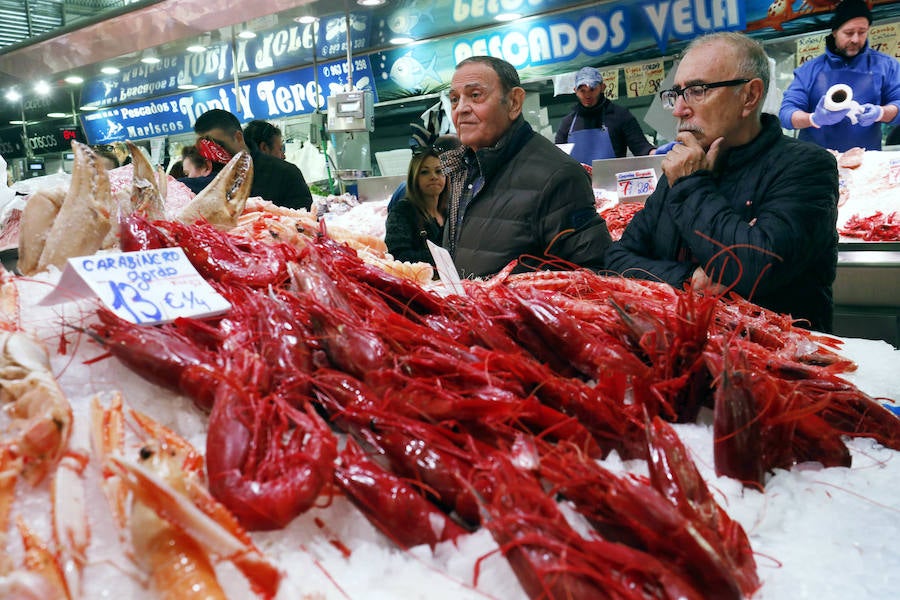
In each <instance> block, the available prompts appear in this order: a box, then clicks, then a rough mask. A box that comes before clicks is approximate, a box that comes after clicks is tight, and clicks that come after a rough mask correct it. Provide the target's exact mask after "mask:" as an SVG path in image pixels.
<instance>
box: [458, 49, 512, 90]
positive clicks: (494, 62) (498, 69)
mask: <svg viewBox="0 0 900 600" xmlns="http://www.w3.org/2000/svg"><path fill="white" fill-rule="evenodd" d="M472 63H481V64H483V65H487V66H489V67H490V68H492V69H493V70H494V72H495V73H497V77H498V78H500V85H501V86H502V87H503V97H504V98H506V95H507V94H509V92H510V90H512V89H513V88H514V87H520V86H521V85H522V82H521V80H520V79H519V72H518V71H516V68H515V67H514V66H512V65H511V64H510V63H508V62H506V61H505V60H503V59H502V58H497V57H496V56H470V57H469V58H465V59H463V60H461V61H459V63H458V64H457V65H456V68H457V69H458V68H460V67H461V66H463V65H468V64H472Z"/></svg>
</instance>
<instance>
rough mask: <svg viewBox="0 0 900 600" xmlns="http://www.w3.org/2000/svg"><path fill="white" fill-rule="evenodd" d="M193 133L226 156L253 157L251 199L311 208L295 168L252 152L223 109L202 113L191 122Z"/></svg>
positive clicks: (299, 175)
mask: <svg viewBox="0 0 900 600" xmlns="http://www.w3.org/2000/svg"><path fill="white" fill-rule="evenodd" d="M194 133H196V134H197V135H199V136H208V137H209V138H211V139H212V140H213V141H215V142H216V143H218V144H219V145H220V146H222V147H223V148H225V150H227V151H228V152H229V153H230V154H232V155H234V154H237V153H238V152H241V151H244V152H249V153H250V156H251V158H253V185H252V186H251V187H250V195H251V196H260V197H262V198H263V199H264V200H268V201H270V202H272V203H274V204H277V205H279V206H284V207H286V208H294V209H303V208H305V209H307V210H309V208H310V207H311V206H312V194H311V193H310V191H309V187H308V186H307V185H306V181H305V180H304V179H303V173H301V172H300V169H298V168H297V167H296V166H295V165H293V164H291V163H289V162H287V161H285V160H281V159H280V158H275V157H274V156H270V155H268V154H263V153H262V152H260V151H259V149H258V148H257V149H256V150H252V149H250V148H249V147H248V146H247V143H246V141H245V140H244V132H243V131H242V130H241V123H240V121H238V118H237V117H236V116H234V115H233V114H232V113H230V112H228V111H227V110H222V109H221V108H213V109H211V110H208V111H206V112H205V113H203V114H202V115H200V116H199V117H197V121H196V122H195V123H194Z"/></svg>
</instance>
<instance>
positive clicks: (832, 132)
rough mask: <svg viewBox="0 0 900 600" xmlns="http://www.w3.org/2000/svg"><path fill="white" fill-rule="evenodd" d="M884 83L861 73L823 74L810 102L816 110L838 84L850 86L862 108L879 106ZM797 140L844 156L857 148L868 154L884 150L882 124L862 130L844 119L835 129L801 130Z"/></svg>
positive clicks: (832, 72) (818, 80)
mask: <svg viewBox="0 0 900 600" xmlns="http://www.w3.org/2000/svg"><path fill="white" fill-rule="evenodd" d="M881 79H882V76H881V75H880V74H877V73H861V72H859V71H849V70H845V69H839V70H825V71H822V72H821V73H819V74H818V75H817V76H816V78H815V80H814V81H813V85H812V89H811V90H810V98H812V99H814V100H813V101H812V104H811V106H815V105H816V103H817V102H818V101H819V98H821V97H822V96H824V95H825V92H827V91H828V88H830V87H831V86H833V85H835V84H837V83H844V84H847V85H849V86H850V88H851V89H852V90H853V99H854V100H855V101H857V102H859V103H860V104H861V105H862V104H876V105H880V104H881V94H880V92H879V90H880V89H881ZM797 137H798V138H800V139H801V140H805V141H807V142H813V143H816V144H818V145H819V146H822V147H823V148H828V149H830V150H836V151H838V152H845V151H847V150H849V149H850V148H854V147H856V146H859V147H861V148H865V149H866V150H881V123H873V124H872V125H870V126H868V127H863V126H862V125H855V124H853V123H851V122H850V119H849V118H846V117H845V118H844V119H842V120H841V121H840V122H839V123H837V124H835V125H823V126H822V127H821V128H819V129H816V128H815V127H807V128H806V129H801V130H800V133H799V135H798V136H797Z"/></svg>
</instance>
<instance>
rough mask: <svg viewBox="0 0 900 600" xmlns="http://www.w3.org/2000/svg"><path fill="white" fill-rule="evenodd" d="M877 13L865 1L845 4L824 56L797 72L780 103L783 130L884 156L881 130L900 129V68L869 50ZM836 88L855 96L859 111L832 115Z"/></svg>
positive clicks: (835, 17)
mask: <svg viewBox="0 0 900 600" xmlns="http://www.w3.org/2000/svg"><path fill="white" fill-rule="evenodd" d="M871 24H872V12H871V11H870V10H869V7H868V6H867V5H866V3H865V2H864V0H844V1H843V2H841V3H840V4H839V5H838V7H837V8H836V9H835V11H834V15H833V16H832V19H831V33H830V34H829V35H828V36H827V37H826V38H825V53H824V54H822V55H820V56H817V57H815V58H813V59H811V60H808V61H806V62H805V63H803V65H801V66H800V67H799V68H797V69H796V70H795V71H794V80H793V81H792V82H791V84H790V85H789V86H788V88H787V90H785V92H784V98H783V99H782V101H781V110H780V111H779V116H780V117H781V124H782V125H783V126H784V127H785V128H786V129H799V130H800V133H799V135H798V137H799V138H800V139H801V140H807V141H810V142H815V143H816V144H819V145H820V146H822V147H823V148H830V149H831V150H836V151H838V152H844V151H846V150H849V149H850V148H853V147H861V148H865V149H866V150H881V135H882V131H881V124H882V123H893V124H895V125H897V124H900V117H898V109H900V63H898V62H897V60H896V59H894V57H892V56H888V55H887V54H882V53H881V52H878V51H877V50H873V49H872V48H869V44H868V40H867V37H868V33H869V26H870V25H871ZM836 84H844V85H847V86H849V87H850V89H851V90H852V91H853V101H855V102H856V103H857V105H858V107H859V108H858V109H857V108H856V107H853V106H852V105H851V107H850V108H842V109H840V110H829V106H827V105H826V93H827V92H828V89H829V88H830V87H831V86H833V85H836Z"/></svg>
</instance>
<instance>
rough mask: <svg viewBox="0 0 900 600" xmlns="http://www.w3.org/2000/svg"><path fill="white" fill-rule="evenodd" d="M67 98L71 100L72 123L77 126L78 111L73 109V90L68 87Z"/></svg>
mask: <svg viewBox="0 0 900 600" xmlns="http://www.w3.org/2000/svg"><path fill="white" fill-rule="evenodd" d="M69 99H70V100H72V125H74V126H75V127H78V113H77V112H76V111H75V90H73V89H71V88H69Z"/></svg>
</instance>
